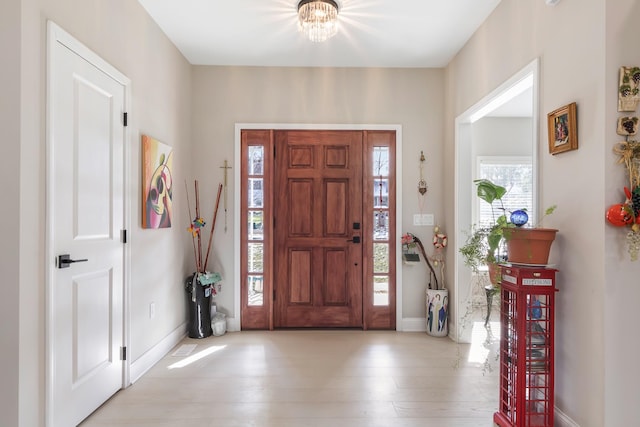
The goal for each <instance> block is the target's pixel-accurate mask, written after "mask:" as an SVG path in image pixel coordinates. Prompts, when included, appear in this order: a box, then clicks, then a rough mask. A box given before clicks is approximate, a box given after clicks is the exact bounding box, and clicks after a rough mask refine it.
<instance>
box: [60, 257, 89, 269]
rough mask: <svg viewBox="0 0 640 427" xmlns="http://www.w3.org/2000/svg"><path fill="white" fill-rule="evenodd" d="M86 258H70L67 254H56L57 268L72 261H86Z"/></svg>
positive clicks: (65, 265) (66, 266)
mask: <svg viewBox="0 0 640 427" xmlns="http://www.w3.org/2000/svg"><path fill="white" fill-rule="evenodd" d="M87 261H89V260H88V259H86V258H85V259H71V256H70V255H69V254H64V255H58V268H68V267H69V264H73V263H74V262H87Z"/></svg>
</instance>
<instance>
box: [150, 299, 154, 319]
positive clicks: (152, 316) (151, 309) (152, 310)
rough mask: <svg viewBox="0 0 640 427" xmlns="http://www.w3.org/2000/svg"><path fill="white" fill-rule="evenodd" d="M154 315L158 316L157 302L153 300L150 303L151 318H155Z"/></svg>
mask: <svg viewBox="0 0 640 427" xmlns="http://www.w3.org/2000/svg"><path fill="white" fill-rule="evenodd" d="M154 317H156V303H155V302H151V304H149V319H153V318H154Z"/></svg>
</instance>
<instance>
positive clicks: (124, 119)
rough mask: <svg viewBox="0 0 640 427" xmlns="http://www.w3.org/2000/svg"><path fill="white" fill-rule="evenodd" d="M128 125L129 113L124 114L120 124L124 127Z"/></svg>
mask: <svg viewBox="0 0 640 427" xmlns="http://www.w3.org/2000/svg"><path fill="white" fill-rule="evenodd" d="M128 123H129V113H124V114H123V117H122V124H123V125H124V126H128Z"/></svg>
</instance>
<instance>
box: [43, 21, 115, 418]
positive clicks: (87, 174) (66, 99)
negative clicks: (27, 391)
mask: <svg viewBox="0 0 640 427" xmlns="http://www.w3.org/2000/svg"><path fill="white" fill-rule="evenodd" d="M57 31H58V33H60V31H61V30H59V29H57ZM52 35H54V36H55V31H54V32H51V31H50V37H52ZM50 48H51V51H50V62H49V80H48V81H49V85H50V87H49V91H48V93H49V97H50V99H49V100H48V108H49V111H48V117H49V138H48V143H49V147H48V156H49V159H48V166H49V168H50V170H49V171H48V174H47V176H48V178H49V180H50V182H49V183H48V197H49V201H48V207H49V212H48V216H49V218H48V221H49V226H48V227H49V235H48V240H49V247H50V249H51V252H52V255H53V257H54V258H55V259H56V261H57V257H58V256H59V255H62V254H69V255H70V258H71V259H76V260H85V259H86V261H82V262H76V263H71V264H69V266H68V267H66V268H59V267H60V265H57V266H50V267H51V270H50V271H51V274H50V275H49V286H50V289H49V292H48V298H49V300H50V301H49V303H48V307H49V310H50V313H49V315H48V320H49V322H51V324H50V327H49V329H48V331H49V335H48V339H49V346H48V351H49V368H50V373H49V376H48V379H49V381H50V386H49V388H48V390H49V394H50V395H49V396H48V401H49V403H50V404H49V406H48V410H49V412H50V413H49V414H48V415H47V420H48V422H49V424H50V425H51V426H64V427H68V426H74V425H77V424H78V423H79V422H81V421H82V420H83V419H84V418H86V417H87V416H88V415H89V414H91V412H93V411H94V410H95V409H96V408H97V407H99V406H100V405H101V404H102V403H104V402H105V401H106V400H107V399H108V398H109V397H111V396H112V395H113V394H114V393H115V392H116V391H118V390H119V389H120V388H122V386H123V367H124V363H123V362H122V361H121V355H120V353H121V347H122V346H123V289H124V287H123V283H124V271H123V268H124V256H123V255H124V248H123V243H122V241H121V230H122V229H123V228H124V193H123V189H124V152H123V147H124V140H125V132H124V126H123V120H122V117H123V112H124V106H125V96H126V87H125V86H124V85H123V84H122V83H121V82H119V81H117V80H115V79H114V78H112V77H111V76H110V75H109V74H108V73H107V72H105V71H104V70H103V69H102V68H100V64H95V61H92V60H91V55H86V54H85V53H84V52H82V50H81V49H80V50H81V51H80V52H77V51H74V50H72V49H70V48H69V46H68V45H65V43H63V42H58V43H55V44H51V43H50ZM86 58H88V59H86ZM56 264H58V263H57V262H56Z"/></svg>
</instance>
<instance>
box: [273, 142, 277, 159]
mask: <svg viewBox="0 0 640 427" xmlns="http://www.w3.org/2000/svg"><path fill="white" fill-rule="evenodd" d="M273 158H274V159H275V158H276V146H275V145H274V146H273Z"/></svg>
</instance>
